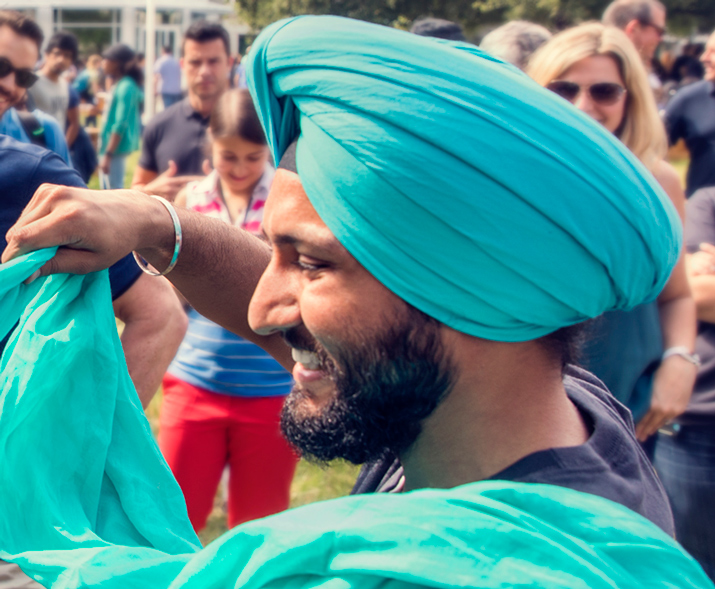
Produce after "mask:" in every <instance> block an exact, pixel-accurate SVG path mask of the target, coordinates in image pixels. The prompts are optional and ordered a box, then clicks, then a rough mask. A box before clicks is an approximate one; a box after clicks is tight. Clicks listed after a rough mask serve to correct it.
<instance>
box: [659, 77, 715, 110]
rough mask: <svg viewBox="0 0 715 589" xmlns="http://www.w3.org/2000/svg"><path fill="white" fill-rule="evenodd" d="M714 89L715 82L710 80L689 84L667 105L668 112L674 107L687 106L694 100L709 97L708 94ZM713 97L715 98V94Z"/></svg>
mask: <svg viewBox="0 0 715 589" xmlns="http://www.w3.org/2000/svg"><path fill="white" fill-rule="evenodd" d="M712 91H713V83H712V82H710V81H708V80H701V81H700V82H694V83H693V84H688V85H687V86H685V87H684V88H682V89H680V90H679V91H678V92H677V93H676V94H675V96H673V98H672V99H671V100H670V102H669V103H668V105H667V106H666V109H665V110H666V113H669V112H671V111H672V110H673V109H678V108H683V107H687V106H688V105H689V103H690V102H692V101H693V100H699V99H701V98H703V97H707V95H709V94H712ZM713 98H715V96H714V97H713Z"/></svg>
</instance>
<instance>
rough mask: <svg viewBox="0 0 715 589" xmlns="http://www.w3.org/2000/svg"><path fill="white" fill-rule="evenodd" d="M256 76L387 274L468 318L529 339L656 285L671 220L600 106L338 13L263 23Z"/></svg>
mask: <svg viewBox="0 0 715 589" xmlns="http://www.w3.org/2000/svg"><path fill="white" fill-rule="evenodd" d="M247 71H248V80H249V88H250V90H251V92H252V94H253V96H254V101H255V103H256V107H257V110H258V113H259V117H260V119H261V122H262V124H263V126H264V129H265V131H266V135H267V138H268V142H269V145H270V147H271V150H272V152H273V157H274V159H275V161H280V158H281V156H282V154H283V152H284V151H285V149H286V148H287V147H288V146H289V145H290V144H291V142H293V141H294V140H295V139H296V138H298V144H297V150H296V161H297V169H298V173H299V175H300V177H301V181H302V183H303V187H304V189H305V191H306V193H307V195H308V197H309V199H310V201H311V203H312V204H313V206H314V207H315V209H316V211H317V212H318V214H319V215H320V217H321V218H322V219H323V221H324V222H325V223H326V225H327V226H328V227H329V228H330V230H331V231H332V232H333V233H334V234H335V236H336V237H337V239H338V240H339V241H340V242H341V243H342V244H343V245H344V246H345V247H346V248H347V250H348V251H349V252H350V253H351V254H352V255H354V256H355V257H356V258H357V260H358V261H359V262H360V263H361V264H362V265H363V266H365V268H366V269H367V270H368V271H369V272H371V273H372V274H373V275H374V276H375V277H376V278H377V279H378V280H379V281H380V282H382V283H383V284H384V285H385V286H387V287H388V288H389V289H390V290H392V291H393V292H394V293H396V294H397V295H398V296H400V297H401V298H403V299H404V300H405V301H407V302H409V303H410V304H412V305H414V306H415V307H417V308H418V309H420V310H421V311H423V312H425V313H427V314H428V315H430V316H432V317H435V318H436V319H438V320H440V321H442V322H443V323H445V324H447V325H449V326H450V327H453V328H454V329H457V330H459V331H462V332H464V333H468V334H470V335H474V336H478V337H482V338H486V339H492V340H500V341H524V340H530V339H535V338H538V337H540V336H543V335H545V334H548V333H550V332H552V331H555V330H556V329H559V328H560V327H564V326H567V325H571V324H574V323H578V322H580V321H584V320H586V319H588V318H592V317H596V316H598V315H600V314H601V313H603V312H604V311H607V310H610V309H630V308H632V307H634V306H636V305H638V304H640V303H642V302H644V301H649V300H653V299H654V298H655V297H656V296H657V295H658V293H659V292H660V291H661V290H662V288H663V286H664V284H665V282H666V281H667V279H668V277H669V276H670V273H671V270H672V268H673V266H674V264H675V262H676V260H677V257H678V254H679V251H680V244H681V241H682V231H681V227H680V221H679V219H678V217H677V214H676V212H675V209H674V207H673V206H672V204H671V203H670V201H669V199H668V198H667V196H666V195H665V194H664V192H663V191H662V189H661V188H660V187H659V186H658V184H657V183H656V181H655V180H654V178H653V177H652V175H651V174H650V173H649V172H648V171H647V170H646V169H645V168H644V167H643V166H642V165H641V163H640V162H639V161H638V160H637V159H636V158H635V157H633V156H632V154H631V153H630V152H629V151H628V150H627V149H626V148H625V147H624V146H623V145H622V144H621V143H620V142H619V141H618V140H617V139H616V138H615V137H613V136H612V135H611V134H609V133H608V132H607V131H605V130H604V129H603V128H602V127H601V126H600V125H599V124H598V123H596V122H595V121H593V120H591V119H590V118H589V117H587V116H585V115H583V113H580V112H579V111H578V110H577V109H575V108H573V107H572V106H570V105H568V104H567V103H566V102H565V101H564V100H563V99H561V98H559V97H557V96H555V95H553V94H552V93H550V92H548V91H547V90H544V89H543V88H541V87H539V86H538V85H537V84H535V83H533V82H532V81H531V80H530V79H528V78H527V77H526V76H525V75H524V74H522V73H521V72H519V71H518V70H517V69H516V68H514V67H512V66H511V65H508V64H505V63H502V62H500V61H499V60H497V59H495V58H493V57H491V56H489V55H487V54H485V53H483V52H481V51H480V50H479V49H478V48H475V47H473V46H469V45H467V44H462V43H451V42H437V41H435V40H432V39H428V38H424V37H419V36H416V35H410V34H408V33H405V32H402V31H398V30H394V29H389V28H386V27H380V26H377V25H372V24H368V23H363V22H358V21H352V20H349V19H343V18H339V17H329V16H326V17H297V18H294V19H289V20H284V21H280V22H278V23H275V24H273V25H271V26H270V27H268V28H267V29H266V30H265V31H264V32H263V33H262V34H261V36H260V37H259V39H258V40H257V42H256V43H254V44H253V46H252V49H251V53H250V55H249V58H248V65H247Z"/></svg>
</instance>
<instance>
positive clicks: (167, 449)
mask: <svg viewBox="0 0 715 589" xmlns="http://www.w3.org/2000/svg"><path fill="white" fill-rule="evenodd" d="M163 384H164V400H163V404H162V407H161V417H160V428H159V447H160V448H161V451H162V453H163V454H164V458H166V461H167V462H168V463H169V466H170V467H171V470H172V472H173V473H174V476H175V477H176V480H177V481H178V483H179V486H180V487H181V489H182V491H183V492H184V497H185V499H186V507H187V508H188V511H189V519H190V520H191V523H192V525H193V526H194V529H195V530H196V531H197V532H198V531H199V530H201V529H202V528H203V527H204V526H205V525H206V519H207V518H208V516H209V514H210V513H211V510H212V508H213V502H214V497H215V495H216V489H217V487H218V484H219V481H220V479H221V474H222V472H223V469H224V467H225V466H226V465H228V467H229V483H228V526H229V527H233V526H236V525H238V524H240V523H242V522H245V521H249V520H252V519H256V518H259V517H263V516H266V515H271V514H273V513H276V512H278V511H282V510H284V509H286V508H287V507H288V502H289V500H290V485H291V481H292V480H293V473H294V471H295V466H296V463H297V461H298V457H297V456H296V454H295V453H294V452H293V450H292V449H291V448H290V446H289V445H288V443H287V442H286V441H285V440H284V439H283V437H282V436H281V434H280V430H279V425H278V424H279V415H280V410H281V406H282V405H283V397H232V396H229V395H221V394H217V393H212V392H209V391H207V390H205V389H200V388H198V387H195V386H192V385H190V384H188V383H185V382H183V381H182V380H179V379H178V378H176V377H174V376H171V375H170V374H167V375H165V376H164V383H163Z"/></svg>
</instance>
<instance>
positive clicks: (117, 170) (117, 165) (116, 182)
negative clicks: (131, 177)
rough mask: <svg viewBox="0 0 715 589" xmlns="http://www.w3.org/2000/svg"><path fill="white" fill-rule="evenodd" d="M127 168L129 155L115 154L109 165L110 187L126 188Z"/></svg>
mask: <svg viewBox="0 0 715 589" xmlns="http://www.w3.org/2000/svg"><path fill="white" fill-rule="evenodd" d="M126 168H127V155H126V154H118V153H115V154H114V155H113V156H112V158H111V160H110V164H109V187H110V188H112V189H115V188H124V172H125V170H126Z"/></svg>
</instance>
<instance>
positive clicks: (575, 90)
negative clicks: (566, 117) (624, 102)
mask: <svg viewBox="0 0 715 589" xmlns="http://www.w3.org/2000/svg"><path fill="white" fill-rule="evenodd" d="M546 87H547V88H548V89H549V90H551V91H552V92H553V93H554V94H558V95H559V96H561V97H562V98H565V99H566V100H568V101H569V102H573V101H574V100H576V97H577V96H578V95H579V94H580V93H581V91H582V90H583V91H585V92H588V94H589V96H590V97H591V100H593V101H594V102H595V103H596V104H602V105H604V106H608V105H611V104H615V103H616V102H618V101H619V100H620V98H621V96H623V94H625V92H626V89H625V88H624V87H623V86H621V85H620V84H616V83H615V82H599V83H597V84H591V85H590V86H579V85H578V84H577V83H576V82H567V81H566V80H554V81H553V82H551V83H550V84H548V85H547V86H546Z"/></svg>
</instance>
